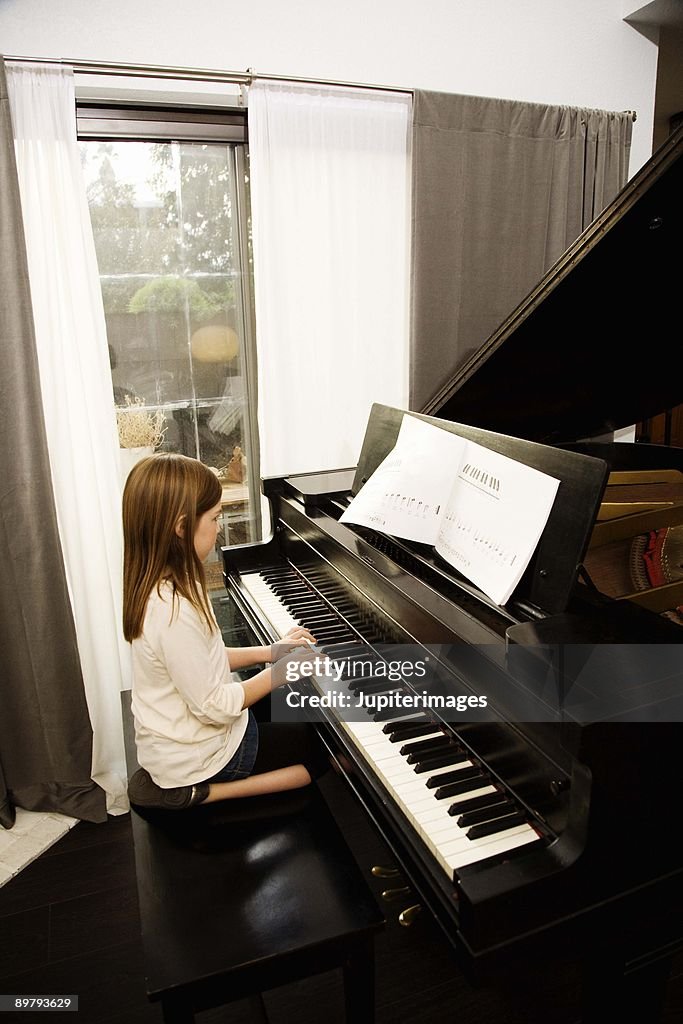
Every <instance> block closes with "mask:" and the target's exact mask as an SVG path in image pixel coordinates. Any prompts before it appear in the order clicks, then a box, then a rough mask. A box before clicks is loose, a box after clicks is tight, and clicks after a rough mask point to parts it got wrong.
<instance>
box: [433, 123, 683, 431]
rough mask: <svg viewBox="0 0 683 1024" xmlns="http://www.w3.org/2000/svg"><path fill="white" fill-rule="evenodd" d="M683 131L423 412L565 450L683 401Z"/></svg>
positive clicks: (671, 140) (585, 233)
mask: <svg viewBox="0 0 683 1024" xmlns="http://www.w3.org/2000/svg"><path fill="white" fill-rule="evenodd" d="M682 207H683V127H681V128H679V129H678V130H677V131H676V132H675V133H673V134H672V135H671V136H670V137H669V139H668V140H667V142H666V143H665V144H664V145H663V146H662V147H661V148H660V149H659V150H658V151H657V152H656V153H655V154H654V156H653V157H652V158H651V159H650V160H649V161H648V163H647V164H645V165H644V166H643V167H642V168H641V170H640V171H639V172H638V174H636V175H635V176H634V178H633V179H632V180H631V181H630V182H628V183H627V184H626V186H625V187H624V188H623V189H622V190H621V192H620V193H619V195H618V196H617V197H616V198H615V199H614V201H613V202H612V203H611V204H610V205H609V206H608V207H607V208H606V209H605V210H604V211H603V213H602V214H601V215H600V216H599V217H598V218H597V219H596V220H595V221H594V222H593V223H592V224H591V225H589V227H588V228H587V229H586V230H585V231H584V232H583V233H582V234H581V235H580V236H579V237H578V238H577V239H576V241H575V242H574V243H573V244H572V245H571V246H570V247H569V249H567V251H566V252H565V253H564V254H563V255H562V256H561V257H560V259H559V260H558V261H557V263H556V264H555V265H554V266H553V267H552V268H551V269H550V270H549V271H548V273H547V274H546V275H545V277H544V278H543V279H542V280H541V282H540V284H538V285H537V287H536V288H534V289H533V291H531V292H530V293H529V295H528V296H527V297H526V299H524V300H523V301H522V302H521V303H520V305H519V306H518V307H517V308H516V309H515V310H514V311H513V313H511V315H510V316H509V317H508V318H507V320H506V321H505V322H504V323H503V324H502V325H501V326H500V327H499V328H498V329H497V330H496V331H495V332H494V333H493V334H492V335H491V337H490V338H489V339H488V341H486V342H485V343H484V345H482V347H481V348H480V349H479V350H478V351H477V352H475V353H474V354H473V356H472V357H471V358H470V359H469V360H468V361H467V363H465V364H464V365H463V366H462V367H461V369H460V370H459V371H458V372H457V374H456V375H455V377H454V378H452V379H451V380H450V381H448V382H447V384H446V385H445V386H444V387H443V388H442V390H441V391H440V392H439V394H438V395H437V396H436V397H435V398H434V399H433V400H432V401H431V402H429V403H428V405H427V406H425V408H424V409H421V410H420V412H422V413H426V414H427V415H430V416H437V417H439V418H441V419H446V420H451V421H455V422H459V423H468V424H471V425H472V426H481V427H485V428H487V429H489V430H493V431H498V432H500V433H504V434H511V435H513V436H515V437H520V438H526V439H528V440H533V441H541V442H544V443H547V444H562V443H569V442H572V441H577V440H580V439H583V438H589V437H597V436H599V435H601V434H606V433H608V432H611V431H613V430H616V429H618V428H619V427H627V426H629V425H631V424H633V423H636V422H638V421H640V420H643V419H646V418H648V417H651V416H654V415H656V414H658V413H660V412H663V411H664V410H666V409H669V408H672V407H674V406H676V405H678V404H680V403H681V401H683V395H682V394H681V382H680V374H679V372H678V370H677V368H676V367H677V365H678V364H677V355H678V352H679V350H680V320H679V317H678V316H677V315H676V313H677V305H678V296H679V288H680V266H681V240H682V238H683V232H682V230H681V229H682V227H683V223H682V222H683V216H682Z"/></svg>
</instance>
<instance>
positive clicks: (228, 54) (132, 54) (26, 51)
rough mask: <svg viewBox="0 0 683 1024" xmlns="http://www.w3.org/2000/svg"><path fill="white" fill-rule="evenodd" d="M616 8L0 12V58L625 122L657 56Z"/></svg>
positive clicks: (122, 7) (100, 5) (43, 2)
mask: <svg viewBox="0 0 683 1024" xmlns="http://www.w3.org/2000/svg"><path fill="white" fill-rule="evenodd" d="M625 13H627V12H626V11H625V10H624V0H512V2H510V0H422V2H418V0H343V2H340V0H289V2H285V0H241V2H240V3H229V2H227V0H194V2H192V0H143V2H140V0H0V52H2V53H4V54H6V55H14V56H33V57H60V58H66V59H68V58H72V59H75V58H84V59H87V60H101V61H122V62H126V63H128V62H130V63H136V62H137V63H145V64H164V65H174V66H182V67H198V68H221V69H228V70H231V71H245V70H246V69H247V68H252V69H254V70H255V71H257V72H258V71H261V72H263V73H268V74H271V73H275V74H281V75H285V76H286V75H293V76H302V77H316V78H327V79H335V80H343V81H356V82H368V83H377V84H385V85H403V86H408V87H418V88H423V89H435V90H442V91H444V92H457V93H469V94H472V95H479V96H498V97H501V98H505V99H518V100H528V101H533V102H538V103H553V104H567V105H570V106H586V107H599V108H603V109H607V110H636V111H637V113H638V121H637V122H636V124H635V125H634V133H633V148H632V156H631V167H630V173H631V174H633V173H635V171H636V170H637V169H638V167H640V166H641V164H643V163H644V162H645V160H647V158H648V157H649V156H650V154H651V139H652V122H653V114H654V92H655V81H656V68H657V47H656V45H655V44H654V43H653V42H651V41H649V40H648V39H646V38H645V36H643V35H641V34H640V33H639V32H637V31H636V30H635V29H633V28H632V27H630V26H629V25H627V24H626V23H625V22H624V21H623V20H622V19H623V16H624V14H625Z"/></svg>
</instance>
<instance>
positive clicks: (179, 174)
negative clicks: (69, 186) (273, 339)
mask: <svg viewBox="0 0 683 1024" xmlns="http://www.w3.org/2000/svg"><path fill="white" fill-rule="evenodd" d="M81 154H82V161H83V168H84V174H85V180H86V187H87V194H88V201H89V205H90V213H91V219H92V225H93V233H94V238H95V247H96V251H97V260H98V265H99V270H100V279H101V284H102V295H103V300H104V311H105V317H106V323H107V335H108V341H109V355H110V363H111V369H112V384H113V389H114V399H115V403H116V406H117V409H119V410H120V412H119V422H120V424H121V428H120V435H121V439H122V441H123V442H124V444H125V446H130V445H131V444H132V443H133V442H135V441H137V440H138V439H139V441H140V444H144V443H145V437H144V432H141V431H139V430H138V429H137V428H138V427H140V426H143V427H144V425H145V423H144V421H145V419H146V418H147V417H145V415H144V414H145V413H149V414H150V416H151V417H154V416H158V417H159V418H161V419H162V420H163V439H162V440H161V443H160V445H159V447H160V448H161V449H162V450H166V451H177V452H182V453H184V454H185V455H191V456H194V457H195V458H199V459H201V460H202V461H203V462H205V463H206V464H207V465H209V466H211V467H213V468H214V469H215V470H216V471H217V473H218V475H219V477H220V479H221V482H222V484H223V487H224V495H225V499H226V516H227V518H228V525H227V533H228V535H230V534H234V537H230V536H228V537H226V540H233V539H234V541H235V542H242V541H244V540H251V539H253V534H254V530H253V523H251V522H250V521H249V520H250V509H249V504H250V503H249V495H248V488H247V473H248V468H249V467H248V465H247V455H248V453H249V451H250V444H249V437H248V434H249V429H250V428H249V405H248V395H247V387H246V378H245V324H246V323H247V322H249V316H248V315H247V313H248V311H247V309H246V307H247V306H248V300H247V298H246V297H245V296H248V295H250V294H251V292H250V289H249V288H247V287H245V285H246V284H247V283H248V282H246V281H245V278H244V275H245V274H249V273H250V268H249V261H248V256H246V255H245V256H244V257H242V246H241V245H240V239H241V238H243V237H244V233H243V232H241V231H240V225H239V223H238V212H239V203H238V184H239V183H238V180H237V161H236V147H235V146H233V145H224V144H206V145H204V144H198V143H178V142H163V143H154V142H121V141H108V142H100V141H84V142H82V143H81ZM243 264H244V265H243ZM134 428H135V429H134Z"/></svg>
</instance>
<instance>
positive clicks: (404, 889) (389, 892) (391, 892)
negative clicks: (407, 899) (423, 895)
mask: <svg viewBox="0 0 683 1024" xmlns="http://www.w3.org/2000/svg"><path fill="white" fill-rule="evenodd" d="M410 891H411V889H410V886H409V885H403V886H401V888H400V889H385V890H384V892H383V893H382V899H383V900H386V901H387V903H391V901H392V900H398V899H401V898H402V897H403V896H407V895H408V893H409V892H410Z"/></svg>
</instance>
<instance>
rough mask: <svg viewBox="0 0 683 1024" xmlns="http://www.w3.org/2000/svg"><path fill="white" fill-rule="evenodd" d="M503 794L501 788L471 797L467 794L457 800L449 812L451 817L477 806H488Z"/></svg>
mask: <svg viewBox="0 0 683 1024" xmlns="http://www.w3.org/2000/svg"><path fill="white" fill-rule="evenodd" d="M501 796H502V794H501V792H500V790H499V789H497V790H496V792H495V793H483V794H482V795H481V796H473V797H470V798H469V799H468V798H467V797H466V796H465V797H462V799H460V800H455V801H454V802H453V803H452V804H451V806H450V807H449V808H448V813H449V814H450V815H451V817H454V816H455V815H456V814H462V813H463V812H464V811H473V810H475V809H476V808H477V807H488V806H489V805H490V804H492V803H497V802H498V801H499V800H500V798H501Z"/></svg>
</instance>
